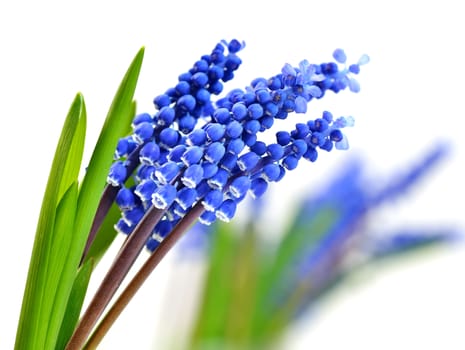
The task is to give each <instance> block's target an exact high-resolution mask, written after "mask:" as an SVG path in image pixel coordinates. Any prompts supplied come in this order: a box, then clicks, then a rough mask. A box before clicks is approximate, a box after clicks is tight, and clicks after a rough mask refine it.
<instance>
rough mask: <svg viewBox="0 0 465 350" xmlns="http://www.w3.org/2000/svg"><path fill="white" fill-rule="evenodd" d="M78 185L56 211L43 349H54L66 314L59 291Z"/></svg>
mask: <svg viewBox="0 0 465 350" xmlns="http://www.w3.org/2000/svg"><path fill="white" fill-rule="evenodd" d="M77 196H78V185H77V182H74V183H73V184H72V186H71V187H70V188H69V190H68V191H67V192H66V193H65V195H64V196H63V198H62V200H61V201H60V204H59V205H58V208H57V214H56V221H55V227H54V235H53V242H52V249H51V250H50V252H49V256H50V259H49V264H48V269H47V289H46V291H45V295H44V299H43V300H42V309H41V318H40V324H42V327H43V328H44V329H45V330H47V332H46V335H45V339H43V343H42V341H41V344H45V345H42V346H43V348H44V349H53V348H54V346H55V342H56V339H57V336H58V331H59V329H60V324H61V321H62V318H63V315H64V313H65V309H66V303H63V301H62V296H61V295H60V293H59V291H63V290H66V289H68V288H69V289H70V288H71V287H72V286H71V285H69V286H68V288H63V287H64V286H62V285H61V284H62V281H61V275H62V271H63V266H64V264H65V262H66V259H67V257H68V251H69V247H70V246H71V241H72V239H73V228H74V219H75V216H76V206H77Z"/></svg>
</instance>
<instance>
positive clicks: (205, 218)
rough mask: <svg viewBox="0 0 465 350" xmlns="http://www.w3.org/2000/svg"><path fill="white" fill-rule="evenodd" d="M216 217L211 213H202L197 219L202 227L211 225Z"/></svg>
mask: <svg viewBox="0 0 465 350" xmlns="http://www.w3.org/2000/svg"><path fill="white" fill-rule="evenodd" d="M215 220H216V215H215V213H214V212H212V211H204V212H203V213H202V215H200V217H199V222H200V223H201V224H203V225H207V226H209V225H211V224H213V223H214V222H215Z"/></svg>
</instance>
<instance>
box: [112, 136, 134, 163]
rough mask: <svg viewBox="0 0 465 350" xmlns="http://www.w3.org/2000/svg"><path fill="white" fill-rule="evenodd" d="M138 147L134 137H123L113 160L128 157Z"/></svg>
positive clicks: (119, 141)
mask: <svg viewBox="0 0 465 350" xmlns="http://www.w3.org/2000/svg"><path fill="white" fill-rule="evenodd" d="M136 147H137V143H136V142H135V141H134V139H133V138H132V136H128V137H123V138H121V139H119V140H118V144H117V146H116V150H115V154H114V156H113V158H114V159H115V160H118V159H120V158H123V157H127V156H128V155H129V154H130V153H131V152H132V151H134V149H135V148H136Z"/></svg>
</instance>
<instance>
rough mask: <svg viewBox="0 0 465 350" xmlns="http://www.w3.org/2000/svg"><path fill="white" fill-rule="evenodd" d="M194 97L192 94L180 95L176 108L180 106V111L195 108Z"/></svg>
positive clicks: (189, 110)
mask: <svg viewBox="0 0 465 350" xmlns="http://www.w3.org/2000/svg"><path fill="white" fill-rule="evenodd" d="M195 104H196V101H195V97H194V96H192V95H189V94H187V95H184V96H181V97H180V98H179V100H178V103H177V104H176V106H177V108H180V109H181V110H182V111H185V112H191V111H193V110H194V108H195Z"/></svg>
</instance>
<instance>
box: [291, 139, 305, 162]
mask: <svg viewBox="0 0 465 350" xmlns="http://www.w3.org/2000/svg"><path fill="white" fill-rule="evenodd" d="M307 148H308V146H307V143H306V142H305V141H304V140H302V139H297V140H294V141H292V151H293V152H294V155H295V156H296V157H297V158H300V157H301V156H302V155H303V154H304V153H305V152H307Z"/></svg>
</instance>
